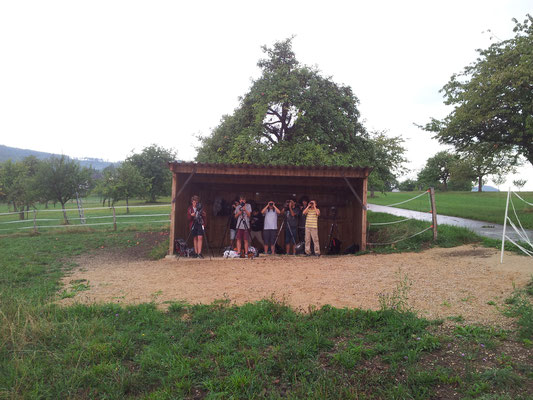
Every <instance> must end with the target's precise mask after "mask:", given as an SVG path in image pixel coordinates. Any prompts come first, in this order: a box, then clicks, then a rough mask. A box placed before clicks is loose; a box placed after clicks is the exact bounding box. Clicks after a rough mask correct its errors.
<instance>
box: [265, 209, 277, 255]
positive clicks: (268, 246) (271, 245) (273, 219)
mask: <svg viewBox="0 0 533 400" xmlns="http://www.w3.org/2000/svg"><path fill="white" fill-rule="evenodd" d="M280 213H281V211H280V210H279V208H278V207H276V203H274V202H273V201H269V202H268V204H267V205H266V206H265V207H264V208H263V209H262V210H261V214H263V215H264V216H265V221H264V225H263V242H264V243H265V254H268V252H269V251H270V254H276V236H277V233H278V215H279V214H280Z"/></svg>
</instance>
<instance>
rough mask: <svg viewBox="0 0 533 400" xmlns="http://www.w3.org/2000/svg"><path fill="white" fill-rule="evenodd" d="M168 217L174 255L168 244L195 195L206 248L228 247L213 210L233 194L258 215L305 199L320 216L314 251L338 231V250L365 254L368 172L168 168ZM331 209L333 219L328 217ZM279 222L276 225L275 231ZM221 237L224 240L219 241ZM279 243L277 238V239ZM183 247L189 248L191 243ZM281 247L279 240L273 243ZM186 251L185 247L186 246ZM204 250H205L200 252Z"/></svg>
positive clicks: (180, 230) (182, 230)
mask: <svg viewBox="0 0 533 400" xmlns="http://www.w3.org/2000/svg"><path fill="white" fill-rule="evenodd" d="M169 168H170V170H171V171H172V172H173V179H172V211H171V222H170V247H169V254H173V253H174V240H175V239H178V238H183V239H185V238H187V236H188V234H189V229H188V224H187V215H186V214H187V208H188V207H189V205H190V199H191V196H193V195H195V194H196V195H199V196H200V198H201V202H202V204H203V208H204V210H205V211H206V212H207V226H206V235H207V239H208V241H209V246H210V247H211V248H219V247H220V246H227V245H229V244H230V240H229V230H228V229H227V226H228V222H229V221H228V219H229V217H228V216H227V215H226V216H215V215H214V212H213V205H214V204H215V200H218V203H220V200H221V199H224V200H225V202H226V203H227V204H231V202H232V201H233V200H234V199H235V197H236V196H238V195H239V194H244V195H245V196H246V198H247V200H248V202H250V203H252V204H253V203H255V204H256V205H257V206H258V207H259V209H262V208H263V207H264V206H265V205H266V204H267V203H268V201H270V200H273V201H275V202H276V203H277V204H278V207H279V208H280V209H281V206H279V205H280V204H281V205H282V204H283V203H284V202H285V200H287V199H294V200H296V201H298V200H299V199H300V197H301V196H303V195H306V196H308V197H309V198H310V199H311V200H313V199H314V200H316V201H317V205H318V208H319V209H320V211H321V216H320V218H319V222H318V224H319V238H320V247H321V249H322V251H323V249H324V248H325V247H326V246H327V244H328V243H326V242H327V239H328V236H329V233H330V230H331V226H332V224H333V223H334V222H336V227H337V228H338V232H337V229H336V230H335V232H334V236H335V237H336V238H338V239H339V240H340V241H341V242H342V249H343V250H344V249H345V248H346V247H348V246H351V245H352V244H355V245H356V246H358V248H359V249H360V250H361V251H362V250H365V249H366V231H367V219H366V200H367V181H368V175H369V173H370V172H371V170H372V169H371V168H368V167H302V166H273V165H250V164H240V165H235V164H231V165H230V164H205V163H193V162H179V161H176V162H171V163H169ZM332 207H335V209H336V218H335V217H334V214H335V211H334V210H333V209H332ZM281 221H282V217H280V220H279V222H278V227H279V226H280V225H281ZM223 236H225V237H223ZM282 238H283V233H282V234H281V236H280V239H282ZM189 242H192V241H191V240H190V241H189ZM278 243H281V244H282V242H281V240H280V241H278ZM189 245H190V243H189ZM204 249H205V246H204Z"/></svg>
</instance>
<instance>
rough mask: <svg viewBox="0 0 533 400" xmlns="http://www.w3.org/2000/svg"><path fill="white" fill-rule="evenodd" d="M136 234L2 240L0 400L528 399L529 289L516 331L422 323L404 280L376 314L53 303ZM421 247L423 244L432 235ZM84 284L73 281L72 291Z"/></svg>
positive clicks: (260, 306)
mask: <svg viewBox="0 0 533 400" xmlns="http://www.w3.org/2000/svg"><path fill="white" fill-rule="evenodd" d="M388 217H390V216H386V215H383V214H375V213H373V215H372V217H371V219H372V220H373V221H383V220H386V219H387V218H388ZM413 229H418V228H417V227H413ZM135 235H136V233H135V232H127V231H119V232H110V231H95V232H90V231H88V232H79V233H66V232H64V231H61V232H55V233H53V234H52V233H44V234H41V235H38V236H31V235H27V234H24V235H11V236H4V237H2V238H1V239H0V398H6V399H7V398H14V399H16V398H28V399H67V398H72V399H77V398H83V399H85V398H87V399H89V398H91V399H92V398H106V399H123V398H145V399H176V398H190V399H197V398H208V399H215V398H216V399H254V398H255V399H262V398H267V399H280V398H292V399H310V398H311V399H340V398H342V399H350V398H352V399H431V398H436V397H438V398H448V397H452V396H454V393H456V394H457V396H458V397H460V398H481V397H482V396H491V397H490V398H499V399H520V398H522V399H526V398H530V397H527V396H530V394H531V393H532V389H533V365H532V362H531V358H524V357H523V356H524V354H531V353H530V351H531V347H530V346H531V345H532V344H533V342H532V341H531V340H532V339H533V337H532V335H533V330H532V329H531V325H532V319H531V318H530V317H531V315H532V313H531V310H532V307H531V295H533V290H530V288H531V287H532V286H530V287H528V288H524V289H523V290H521V291H517V293H516V295H515V296H514V297H513V298H512V299H509V301H508V304H509V310H508V311H509V312H510V313H515V315H516V316H517V317H518V318H521V320H523V323H521V325H520V327H521V328H520V330H519V331H517V332H512V331H511V332H507V331H502V330H499V329H493V328H491V327H479V326H470V325H464V324H461V317H460V316H457V318H454V319H453V321H452V322H453V324H454V325H455V327H453V326H452V328H447V329H443V327H442V325H441V324H442V321H428V320H425V319H421V318H418V317H417V316H416V315H415V314H413V313H412V312H410V311H409V310H408V309H407V308H405V301H406V300H407V297H408V282H407V280H406V278H405V279H401V278H402V277H399V282H398V288H397V289H398V290H397V291H395V292H394V293H391V294H388V295H387V296H384V297H383V298H381V301H380V303H381V306H382V309H381V310H380V311H365V310H358V309H337V308H333V307H323V308H321V309H318V310H313V309H312V310H310V313H306V314H302V313H298V312H296V311H293V310H291V309H290V308H289V307H287V306H285V305H283V304H279V303H275V302H271V301H260V302H257V303H253V304H247V305H244V306H241V307H237V306H232V305H230V304H229V303H228V302H227V301H219V302H216V303H214V304H212V305H208V306H199V305H195V306H192V305H188V304H182V303H173V304H171V305H170V307H169V309H168V311H161V310H158V309H156V307H155V305H154V304H141V305H138V306H127V307H122V306H119V305H116V304H106V305H95V306H84V305H77V306H71V307H58V306H56V305H55V304H54V300H55V299H57V298H60V297H62V296H66V295H68V294H69V292H68V291H67V290H66V288H63V287H61V286H60V284H59V279H60V278H61V276H62V275H63V274H64V273H65V271H68V269H69V268H72V267H73V266H74V264H72V261H70V260H72V258H73V257H74V256H76V255H80V254H83V253H85V252H87V251H89V250H91V249H95V248H99V247H102V246H105V247H108V248H127V247H129V246H136V245H137V242H138V240H137V239H136V236H135ZM393 236H394V235H393ZM452 236H454V237H457V236H461V235H458V234H456V235H452ZM417 238H418V239H416V240H418V241H419V243H420V245H422V246H423V245H424V243H425V240H426V239H423V238H420V237H417ZM464 238H465V240H467V239H466V238H467V235H466V234H465V235H464ZM90 285H91V282H74V283H72V286H71V288H70V289H69V290H84V288H86V287H87V286H90ZM532 285H533V284H532ZM497 306H499V307H502V309H504V308H505V307H506V306H505V304H499V305H497ZM457 396H456V397H457ZM483 398H489V397H483Z"/></svg>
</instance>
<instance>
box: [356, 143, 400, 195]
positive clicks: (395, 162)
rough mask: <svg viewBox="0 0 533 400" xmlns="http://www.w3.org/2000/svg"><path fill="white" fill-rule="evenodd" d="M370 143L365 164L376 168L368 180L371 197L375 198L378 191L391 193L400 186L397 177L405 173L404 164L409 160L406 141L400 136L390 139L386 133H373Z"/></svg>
mask: <svg viewBox="0 0 533 400" xmlns="http://www.w3.org/2000/svg"><path fill="white" fill-rule="evenodd" d="M368 141H369V143H368V144H367V147H368V148H369V149H368V150H367V157H368V158H367V159H366V160H365V164H366V165H372V166H374V170H373V172H372V174H370V176H369V178H368V187H369V189H370V197H374V192H375V191H376V190H377V191H381V192H385V191H391V190H392V189H393V188H394V187H396V186H397V185H398V181H397V179H396V176H397V175H399V174H401V173H403V172H405V168H403V163H404V162H406V161H407V160H406V159H405V156H404V154H405V148H404V147H403V146H402V143H403V142H404V140H403V139H402V138H401V137H399V136H396V137H388V136H387V135H386V134H385V132H372V133H371V134H370V137H369V139H368Z"/></svg>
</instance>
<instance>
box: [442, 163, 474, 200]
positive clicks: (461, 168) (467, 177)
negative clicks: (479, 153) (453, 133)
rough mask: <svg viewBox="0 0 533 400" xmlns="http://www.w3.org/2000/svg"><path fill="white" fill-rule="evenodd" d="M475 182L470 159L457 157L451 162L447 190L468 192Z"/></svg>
mask: <svg viewBox="0 0 533 400" xmlns="http://www.w3.org/2000/svg"><path fill="white" fill-rule="evenodd" d="M475 180H476V173H475V171H474V166H473V164H472V162H471V160H470V159H467V158H459V157H457V159H455V160H454V161H452V162H451V164H450V179H449V181H448V189H449V190H455V191H463V192H464V191H468V192H469V191H471V190H472V185H473V183H474V181H475Z"/></svg>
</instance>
